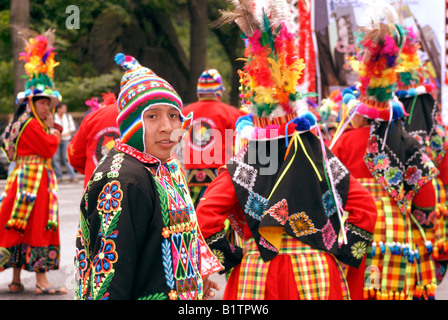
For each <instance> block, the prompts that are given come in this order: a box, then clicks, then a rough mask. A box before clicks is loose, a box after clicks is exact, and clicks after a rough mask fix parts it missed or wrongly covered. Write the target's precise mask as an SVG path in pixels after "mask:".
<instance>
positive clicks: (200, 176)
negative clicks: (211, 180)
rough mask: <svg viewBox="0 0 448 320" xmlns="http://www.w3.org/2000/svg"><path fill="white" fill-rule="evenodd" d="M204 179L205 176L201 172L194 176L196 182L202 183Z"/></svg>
mask: <svg viewBox="0 0 448 320" xmlns="http://www.w3.org/2000/svg"><path fill="white" fill-rule="evenodd" d="M206 177H207V174H206V173H205V172H204V171H202V170H199V171H198V172H197V173H196V175H195V178H196V181H198V182H202V181H204V180H205V178H206Z"/></svg>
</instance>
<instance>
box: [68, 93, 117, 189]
mask: <svg viewBox="0 0 448 320" xmlns="http://www.w3.org/2000/svg"><path fill="white" fill-rule="evenodd" d="M102 95H103V102H102V103H99V108H96V110H95V111H93V112H91V113H89V114H88V115H87V116H86V117H85V118H84V119H83V120H82V121H81V124H80V125H79V130H78V131H77V132H76V134H75V135H74V136H73V139H72V140H71V142H70V143H69V145H68V151H67V156H68V161H69V162H70V164H71V165H72V166H73V168H75V169H76V171H78V172H79V173H81V174H84V186H86V184H87V182H88V181H89V179H90V177H91V176H92V173H93V171H94V170H95V168H96V166H97V165H98V163H99V161H100V160H101V159H102V158H103V157H104V156H105V155H107V154H108V153H109V151H110V149H112V148H113V146H114V145H115V140H116V139H118V138H119V137H120V130H119V129H118V125H117V116H118V109H117V100H116V97H115V94H114V93H113V92H109V93H103V94H102ZM89 101H90V100H89ZM86 104H87V102H86Z"/></svg>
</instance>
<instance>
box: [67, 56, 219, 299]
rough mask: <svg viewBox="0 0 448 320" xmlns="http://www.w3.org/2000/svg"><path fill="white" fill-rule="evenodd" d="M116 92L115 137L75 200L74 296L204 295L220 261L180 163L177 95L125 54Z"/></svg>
mask: <svg viewBox="0 0 448 320" xmlns="http://www.w3.org/2000/svg"><path fill="white" fill-rule="evenodd" d="M115 60H116V61H117V63H118V64H119V65H121V66H123V67H124V68H125V70H126V73H125V75H124V77H123V80H122V84H121V91H120V94H119V97H118V101H117V104H118V117H117V124H118V127H119V129H120V140H117V142H116V144H115V147H114V148H113V149H112V150H111V151H110V152H109V153H108V154H107V156H106V157H105V158H103V160H102V161H101V162H100V164H99V165H98V166H97V168H96V170H95V171H94V173H93V175H92V178H91V179H90V181H89V182H88V183H87V187H86V190H85V193H84V196H83V199H82V201H81V219H80V225H79V232H78V237H77V250H76V262H75V264H76V267H77V273H76V281H77V286H76V290H75V292H76V297H77V298H78V299H122V300H123V299H124V300H128V299H132V300H134V299H159V300H160V299H168V300H170V299H171V300H178V299H202V298H204V299H207V298H210V297H212V296H213V295H214V293H213V291H212V290H211V288H212V287H213V288H215V289H219V288H218V286H217V285H216V284H214V283H212V282H211V281H210V280H208V279H207V276H208V275H209V274H211V273H213V272H215V271H218V270H220V269H221V268H222V266H221V264H220V263H219V261H218V260H217V259H216V257H215V256H214V255H213V254H212V253H211V251H210V250H209V249H208V247H207V246H206V245H205V242H204V240H203V238H202V235H201V232H200V229H199V227H198V223H197V219H196V214H195V210H194V207H193V204H192V202H191V198H190V196H189V193H188V190H187V188H186V182H185V179H184V176H183V175H182V172H181V170H180V165H179V163H178V162H177V160H176V159H175V157H172V156H171V151H172V149H173V147H174V146H175V145H176V144H177V143H178V142H179V140H180V138H181V135H180V132H181V130H180V129H181V126H182V123H183V122H184V124H185V122H186V121H188V119H186V118H185V117H184V116H183V115H182V112H181V108H182V100H181V99H180V97H179V95H178V94H177V93H176V91H175V90H174V89H173V87H172V86H171V85H170V84H169V83H168V82H167V81H165V80H164V79H162V78H160V77H158V76H157V75H155V74H154V73H153V72H152V71H150V70H149V69H147V68H143V67H141V66H140V64H139V63H138V62H137V61H136V60H135V59H134V58H133V57H130V56H125V55H123V54H117V56H116V58H115Z"/></svg>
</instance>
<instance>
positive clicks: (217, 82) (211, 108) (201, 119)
mask: <svg viewBox="0 0 448 320" xmlns="http://www.w3.org/2000/svg"><path fill="white" fill-rule="evenodd" d="M224 90H225V87H224V85H223V82H222V78H221V75H220V73H219V72H218V71H217V70H216V69H208V70H205V71H204V72H203V73H202V74H201V76H200V77H199V79H198V85H197V96H198V101H197V102H194V103H192V104H190V105H189V106H186V107H185V108H184V110H185V114H189V113H190V112H193V125H192V129H191V132H190V134H189V135H188V137H187V138H186V143H185V148H184V157H183V161H184V168H185V169H186V177H187V184H188V187H189V189H190V194H191V198H192V199H193V203H194V205H195V207H196V206H197V204H198V203H199V201H200V199H201V197H202V195H203V194H204V191H205V189H206V188H207V186H208V185H209V184H210V182H212V181H213V180H214V179H215V178H216V176H217V174H218V168H219V167H221V166H222V165H224V164H226V162H227V161H228V160H229V159H230V158H231V157H232V156H233V142H234V140H233V133H234V130H235V124H236V120H237V119H238V118H239V117H240V116H242V115H243V114H242V112H241V111H240V110H239V109H237V108H235V107H232V106H230V105H228V104H226V103H224V102H222V101H221V99H222V94H223V92H224Z"/></svg>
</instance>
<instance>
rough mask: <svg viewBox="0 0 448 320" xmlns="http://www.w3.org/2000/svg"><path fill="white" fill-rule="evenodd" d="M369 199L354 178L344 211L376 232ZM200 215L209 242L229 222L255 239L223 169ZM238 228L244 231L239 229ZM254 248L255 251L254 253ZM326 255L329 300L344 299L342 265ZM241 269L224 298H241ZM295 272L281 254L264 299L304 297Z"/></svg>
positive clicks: (269, 276) (272, 267) (272, 266)
mask: <svg viewBox="0 0 448 320" xmlns="http://www.w3.org/2000/svg"><path fill="white" fill-rule="evenodd" d="M368 199H371V197H370V194H369V193H368V192H367V190H366V189H365V188H364V187H363V186H361V184H360V183H359V182H358V181H356V180H355V179H353V178H351V179H350V189H349V193H348V198H347V203H346V205H345V208H344V209H345V210H346V211H347V212H349V218H348V220H347V221H348V222H349V223H352V224H353V225H356V226H357V227H359V228H362V229H364V230H366V231H370V232H373V226H374V225H375V220H376V207H375V204H374V202H373V201H366V200H368ZM202 213H204V214H202ZM197 214H198V216H199V217H200V219H199V220H198V221H199V226H200V228H201V230H202V233H203V236H204V238H206V239H207V238H210V237H211V236H213V235H216V234H219V233H220V231H222V230H223V229H224V221H225V220H226V219H229V220H230V221H232V226H233V227H234V229H235V230H236V231H237V232H238V233H239V235H240V236H241V237H242V238H243V239H244V240H246V241H247V240H249V239H250V238H252V237H253V236H252V234H251V232H250V230H249V228H248V225H247V223H246V222H245V217H244V213H243V210H242V209H241V206H240V204H239V202H238V198H237V195H236V193H235V189H234V187H233V184H232V181H231V177H230V175H229V173H228V171H227V170H222V171H221V172H220V174H219V175H218V177H217V178H216V180H215V181H214V182H213V183H212V184H211V185H210V186H209V187H208V189H207V190H206V192H205V194H204V198H203V199H202V201H201V202H200V204H199V206H198V208H197ZM236 225H238V226H239V227H240V229H238V228H236V227H235V226H236ZM296 243H299V242H296ZM302 245H303V244H302ZM253 249H254V248H251V250H253ZM324 255H325V259H326V261H327V262H328V265H329V269H328V273H327V274H328V275H329V277H328V279H329V283H327V284H326V285H328V286H329V288H330V291H329V295H328V299H331V300H342V299H343V297H344V292H342V291H341V279H340V277H339V270H338V264H337V263H336V260H335V259H334V256H332V255H331V254H329V253H325V254H324ZM234 262H237V261H234ZM240 267H241V264H238V265H237V266H236V267H235V268H234V270H233V271H232V274H231V276H230V278H229V279H228V281H227V285H226V291H225V292H224V299H230V300H234V299H237V292H238V290H237V288H238V283H239V282H240V281H242V280H241V279H240V278H239V275H240V272H239V271H240ZM361 267H362V266H361ZM361 267H360V268H361ZM293 271H294V270H293V265H292V264H291V258H290V256H289V255H288V254H279V255H277V256H276V257H275V258H274V259H273V260H272V261H271V262H270V267H269V272H268V274H267V277H266V286H265V287H266V293H265V296H264V298H265V299H267V300H277V299H280V300H286V299H293V300H297V299H300V297H302V298H303V295H302V293H301V292H299V291H298V290H297V288H300V287H305V285H303V284H302V285H300V284H299V283H297V285H291V283H294V281H297V279H296V280H294V279H295V277H294V272H293ZM328 279H326V280H328ZM302 281H303V283H304V282H306V281H317V279H307V280H305V279H303V280H302Z"/></svg>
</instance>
